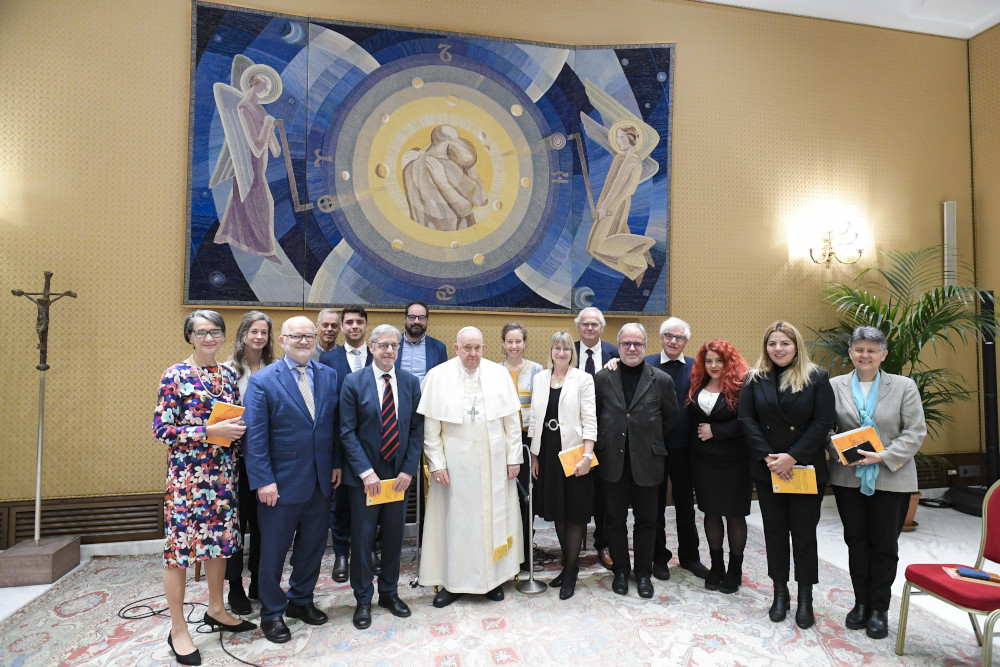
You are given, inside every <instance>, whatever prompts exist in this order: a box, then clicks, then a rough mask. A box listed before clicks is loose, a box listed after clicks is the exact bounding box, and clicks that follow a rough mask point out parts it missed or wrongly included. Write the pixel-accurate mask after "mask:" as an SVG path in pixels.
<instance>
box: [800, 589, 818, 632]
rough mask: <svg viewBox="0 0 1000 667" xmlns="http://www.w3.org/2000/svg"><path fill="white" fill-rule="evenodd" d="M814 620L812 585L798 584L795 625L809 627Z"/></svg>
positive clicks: (803, 627)
mask: <svg viewBox="0 0 1000 667" xmlns="http://www.w3.org/2000/svg"><path fill="white" fill-rule="evenodd" d="M815 622H816V617H815V616H813V594H812V586H811V585H803V584H799V599H798V601H797V603H796V607H795V625H797V626H799V627H800V628H802V629H803V630H805V629H807V628H811V627H812V626H813V623H815Z"/></svg>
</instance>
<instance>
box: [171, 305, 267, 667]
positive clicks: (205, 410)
mask: <svg viewBox="0 0 1000 667" xmlns="http://www.w3.org/2000/svg"><path fill="white" fill-rule="evenodd" d="M225 332H226V323H225V321H224V320H223V319H222V316H221V315H219V314H218V313H216V312H215V311H211V310H196V311H194V312H193V313H191V314H190V315H188V317H187V319H186V320H185V321H184V339H185V340H187V341H188V342H189V343H190V344H191V345H192V346H193V347H194V353H193V354H192V355H191V356H190V357H188V358H187V359H186V360H185V361H182V362H181V363H179V364H175V365H173V366H171V367H170V368H168V369H167V370H166V371H164V373H163V377H162V379H161V380H160V392H159V399H158V403H157V406H156V413H155V414H154V415H153V437H154V438H155V439H157V440H159V441H160V442H163V443H165V444H166V445H167V446H168V447H169V457H168V463H167V492H166V496H165V497H164V504H163V511H164V524H165V527H166V543H165V545H164V549H163V566H164V570H163V590H164V593H165V595H166V598H167V607H168V609H169V611H170V623H171V630H170V635H169V636H168V638H167V643H168V644H169V645H170V649H171V650H172V651H173V652H174V654H175V655H176V657H177V661H178V663H180V664H183V665H198V664H201V656H200V654H199V652H198V649H197V648H195V645H194V642H193V640H192V639H191V635H190V633H189V632H188V629H187V621H186V617H185V614H184V588H185V582H186V579H187V570H186V568H187V567H188V566H190V565H193V564H194V563H195V562H196V561H204V562H205V578H206V579H207V581H208V610H207V611H206V612H205V619H204V622H205V623H206V624H208V625H210V626H212V627H213V628H215V627H220V628H223V629H227V630H233V631H239V632H242V631H245V630H252V629H253V628H255V627H256V626H255V625H254V624H253V623H249V622H247V621H242V622H241V621H240V620H239V619H237V618H234V617H233V616H231V615H230V614H229V612H227V611H226V608H225V606H224V604H223V601H222V590H223V578H224V575H225V572H226V558H228V557H229V556H230V555H231V554H233V553H235V552H236V551H238V550H239V548H240V534H239V527H238V524H237V521H236V490H235V488H234V485H233V459H234V457H233V453H232V452H231V451H230V449H229V447H222V446H219V445H213V444H211V443H209V442H208V441H207V438H208V437H210V436H217V437H220V438H222V439H224V440H228V441H232V440H235V439H237V438H239V437H240V436H242V435H243V431H244V430H245V428H246V427H245V426H244V425H243V420H242V419H241V418H239V417H237V418H234V419H228V420H224V421H220V422H217V423H216V424H213V425H211V426H208V425H207V423H208V418H209V415H210V414H211V413H212V407H213V405H214V404H215V402H216V401H223V402H225V403H238V402H239V388H238V386H237V381H236V375H235V374H234V373H233V372H232V371H231V370H230V369H229V368H227V367H225V366H223V365H221V364H219V363H218V362H216V360H215V355H216V352H217V351H218V350H219V349H220V347H221V346H222V343H223V341H224V339H225Z"/></svg>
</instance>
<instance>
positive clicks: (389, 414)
mask: <svg viewBox="0 0 1000 667" xmlns="http://www.w3.org/2000/svg"><path fill="white" fill-rule="evenodd" d="M382 379H383V380H385V391H384V392H383V393H382V449H381V450H379V451H380V452H381V453H382V458H384V459H385V460H386V461H388V460H389V457H391V456H392V453H393V452H395V451H396V448H397V447H399V424H397V423H396V401H394V400H393V396H392V382H390V381H389V380H390V377H389V374H388V373H385V374H383V375H382Z"/></svg>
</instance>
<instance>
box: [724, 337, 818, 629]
mask: <svg viewBox="0 0 1000 667" xmlns="http://www.w3.org/2000/svg"><path fill="white" fill-rule="evenodd" d="M761 348H762V349H761V356H760V359H758V360H757V363H756V364H754V367H753V368H752V369H750V372H749V373H748V374H747V379H746V383H745V384H744V385H743V390H742V391H741V392H740V400H739V419H740V426H741V427H742V428H743V435H744V436H745V437H746V440H747V445H748V447H749V449H750V474H751V476H752V477H753V478H754V481H755V482H756V486H757V499H758V500H759V501H760V513H761V517H762V519H763V520H764V544H765V547H766V549H767V574H768V576H769V577H771V579H772V580H773V581H774V602H773V603H772V604H771V609H770V611H769V612H768V616H769V617H770V619H771V620H772V621H773V622H775V623H778V622H780V621H782V620H784V619H785V614H786V613H787V612H788V606H789V594H788V575H789V551H788V537H789V534H790V535H791V538H792V549H793V550H794V552H795V580H796V581H797V582H798V584H799V596H798V607H797V609H796V610H795V623H796V624H797V625H798V626H799V627H800V628H803V629H804V628H808V627H810V626H812V624H813V623H814V621H815V619H814V617H813V610H812V586H813V584H815V583H817V582H818V580H819V562H818V560H819V559H818V557H817V555H816V525H817V524H818V523H819V514H820V503H821V502H822V501H823V488H824V486H825V485H826V481H827V470H826V461H825V460H824V454H825V446H826V442H827V435H828V433H829V431H830V429H831V428H832V427H833V423H834V421H835V418H836V414H835V409H834V398H833V390H832V389H831V388H830V376H829V375H828V374H827V372H826V371H824V370H823V369H822V368H819V367H818V366H816V365H815V364H813V363H812V362H811V361H809V354H808V353H807V352H806V347H805V342H804V341H803V340H802V335H801V334H800V333H799V330H798V329H796V328H795V327H794V326H792V325H791V324H789V323H788V322H781V321H779V322H775V323H774V324H771V325H770V326H768V327H767V329H765V330H764V339H763V341H762V344H761ZM795 465H802V466H813V469H814V470H815V473H816V486H817V493H814V494H787V493H775V492H774V491H773V489H772V486H771V475H772V474H774V475H776V476H777V477H779V478H780V479H782V480H785V481H789V480H791V478H792V466H795Z"/></svg>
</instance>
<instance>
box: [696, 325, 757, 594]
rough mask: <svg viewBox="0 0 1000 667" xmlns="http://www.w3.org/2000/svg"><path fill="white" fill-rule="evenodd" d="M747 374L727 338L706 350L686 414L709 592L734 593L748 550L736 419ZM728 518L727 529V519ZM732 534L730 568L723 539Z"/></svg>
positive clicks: (743, 453)
mask: <svg viewBox="0 0 1000 667" xmlns="http://www.w3.org/2000/svg"><path fill="white" fill-rule="evenodd" d="M747 370H748V366H747V362H746V360H745V359H744V358H743V357H742V356H741V355H740V353H739V351H737V349H736V348H735V347H733V345H732V343H729V342H727V341H724V340H722V339H716V340H712V341H709V342H707V343H705V344H704V345H702V346H701V349H700V350H698V355H697V356H696V357H695V361H694V367H693V368H692V369H691V390H690V391H689V392H688V397H687V409H688V415H689V417H690V419H691V425H692V427H694V428H692V443H691V474H692V478H693V481H694V488H695V495H696V496H697V498H698V509H700V510H701V511H702V512H704V513H705V537H706V538H707V539H708V549H709V554H710V555H711V557H712V568H711V569H710V570H709V573H708V576H707V577H706V578H705V588H707V589H709V590H712V591H714V590H718V591H720V592H722V593H735V592H736V591H737V590H739V587H740V582H741V581H742V580H743V549H744V548H745V547H746V544H747V520H746V517H747V515H748V514H750V492H751V480H750V457H749V452H748V450H747V447H746V443H745V442H744V440H743V431H742V430H741V429H740V423H739V420H738V419H737V400H738V399H739V395H740V388H741V387H742V386H743V380H744V378H745V377H746V374H747ZM723 517H725V518H726V528H727V529H728V531H726V530H724V529H723V525H722V518H723ZM725 532H728V533H729V567H728V568H727V567H726V564H725V560H724V559H723V552H722V537H723V534H724V533H725Z"/></svg>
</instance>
